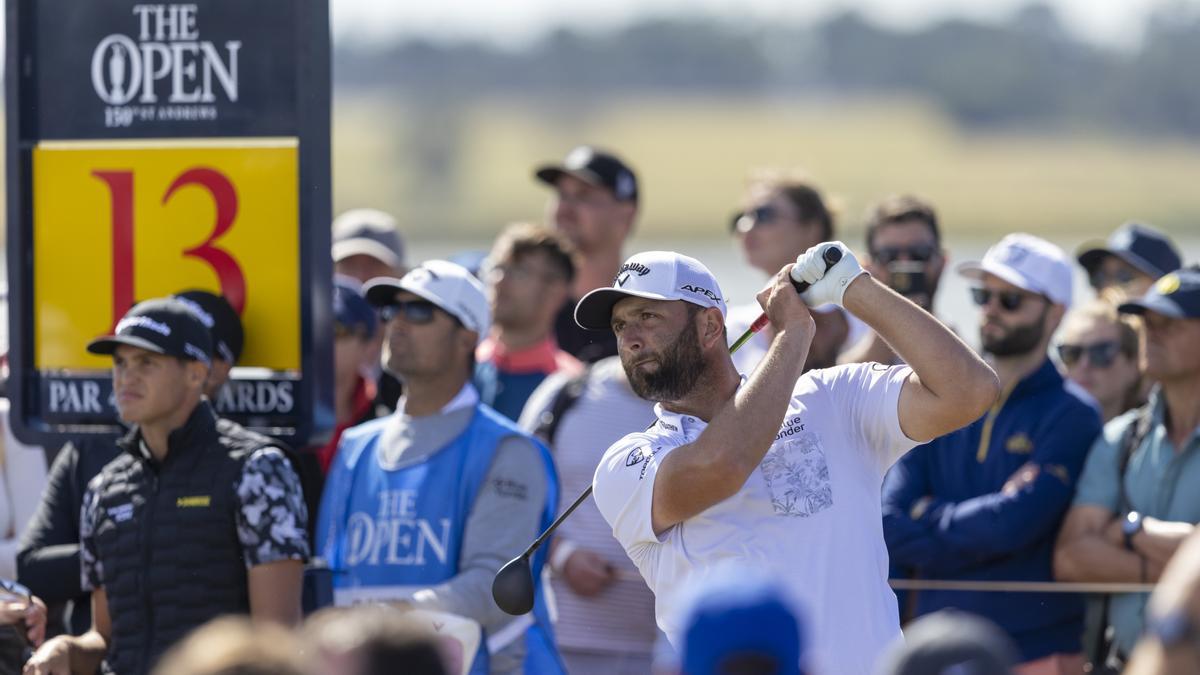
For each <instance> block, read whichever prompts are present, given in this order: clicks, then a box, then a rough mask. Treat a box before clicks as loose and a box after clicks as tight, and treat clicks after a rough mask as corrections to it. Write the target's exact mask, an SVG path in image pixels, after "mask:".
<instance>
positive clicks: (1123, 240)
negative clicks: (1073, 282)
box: [1078, 223, 1183, 297]
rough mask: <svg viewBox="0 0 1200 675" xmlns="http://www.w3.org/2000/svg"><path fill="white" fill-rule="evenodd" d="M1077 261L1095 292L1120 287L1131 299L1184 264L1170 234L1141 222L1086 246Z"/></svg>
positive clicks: (1127, 225)
mask: <svg viewBox="0 0 1200 675" xmlns="http://www.w3.org/2000/svg"><path fill="white" fill-rule="evenodd" d="M1078 260H1079V264H1080V265H1083V269H1085V270H1087V273H1088V280H1089V281H1090V282H1091V284H1092V288H1094V289H1096V292H1100V291H1103V290H1104V289H1106V288H1109V287H1117V288H1120V289H1122V290H1124V291H1125V293H1126V294H1127V295H1130V296H1132V297H1139V296H1141V295H1143V294H1145V293H1146V291H1148V290H1150V286H1151V284H1153V283H1154V282H1155V281H1156V280H1157V279H1158V278H1159V277H1161V276H1162V275H1164V274H1166V273H1167V272H1174V271H1175V270H1177V269H1179V267H1180V266H1181V265H1182V264H1183V261H1182V259H1181V258H1180V256H1179V249H1177V248H1175V244H1174V242H1172V241H1171V239H1170V238H1169V237H1167V235H1165V234H1163V233H1162V232H1159V231H1158V230H1156V229H1154V228H1152V227H1149V226H1147V225H1143V224H1141V223H1125V224H1124V225H1122V226H1121V227H1118V228H1117V229H1116V231H1114V232H1113V233H1112V235H1111V236H1109V238H1108V241H1101V242H1089V243H1087V244H1084V245H1083V246H1081V247H1080V248H1079V254H1078Z"/></svg>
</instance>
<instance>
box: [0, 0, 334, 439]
mask: <svg viewBox="0 0 1200 675" xmlns="http://www.w3.org/2000/svg"><path fill="white" fill-rule="evenodd" d="M6 10H7V38H8V42H7V46H6V48H7V55H6V58H7V78H6V83H5V85H6V92H5V93H6V111H7V118H6V124H7V142H8V143H7V147H6V151H7V157H6V162H7V208H8V214H7V215H8V219H7V223H8V224H7V255H8V280H9V315H8V320H9V336H10V351H9V364H10V379H9V383H8V387H7V389H8V395H9V397H10V399H11V418H12V425H13V429H14V431H15V432H16V434H17V435H18V437H20V438H21V439H22V440H24V441H26V442H33V443H40V444H47V445H48V444H53V443H57V442H59V441H61V440H63V439H65V438H67V437H71V436H75V435H79V434H85V433H116V432H118V431H119V429H120V427H119V426H118V424H117V418H116V410H115V408H114V406H113V402H112V398H111V390H112V387H111V381H110V376H109V373H108V369H107V365H108V364H107V362H106V360H104V359H100V358H98V357H95V356H92V355H89V354H87V352H86V350H85V346H86V344H87V342H88V341H89V340H90V339H92V338H93V337H96V336H97V335H100V334H104V333H106V332H108V331H110V330H111V328H112V326H113V324H114V323H115V319H116V318H118V317H119V316H120V315H121V314H123V313H124V312H125V311H126V310H127V309H128V308H129V307H130V306H132V305H133V304H134V303H136V302H137V301H140V300H143V299H147V298H150V297H159V296H163V295H168V294H170V293H174V292H177V291H181V290H185V289H194V288H201V289H204V290H210V291H213V292H216V293H221V294H223V295H225V297H226V298H227V299H229V300H230V302H231V304H233V305H234V307H235V308H236V309H237V310H238V311H239V313H240V314H241V317H242V320H243V325H244V327H245V332H246V349H245V352H244V355H243V358H242V360H241V361H240V362H239V364H238V365H239V368H235V369H234V376H233V379H232V380H231V382H230V383H229V384H228V385H227V387H226V389H225V390H224V391H222V393H221V394H220V395H219V396H218V397H217V400H216V401H215V402H214V403H215V404H216V405H217V408H218V411H219V412H220V413H221V414H222V415H223V416H226V417H229V418H231V419H233V420H235V421H238V422H242V423H244V424H247V425H248V426H251V427H254V428H258V429H260V430H264V431H267V432H268V433H271V434H273V435H276V436H278V437H281V438H283V439H285V440H287V441H289V442H291V443H293V444H303V443H304V442H305V441H306V440H307V439H308V438H309V436H310V435H311V434H312V433H313V431H314V430H321V429H325V428H329V427H331V426H332V422H333V411H332V366H331V364H332V332H331V326H332V320H331V317H330V306H331V300H330V297H331V292H332V291H331V287H330V279H331V272H332V270H331V261H330V256H329V220H330V170H329V129H330V82H329V79H330V69H329V53H330V48H329V12H328V2H327V0H255V1H254V2H241V1H239V0H194V1H193V2H187V3H178V4H171V3H164V4H148V3H142V2H131V1H127V0H102V1H99V2H78V1H77V0H7V7H6Z"/></svg>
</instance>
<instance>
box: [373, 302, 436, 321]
mask: <svg viewBox="0 0 1200 675" xmlns="http://www.w3.org/2000/svg"><path fill="white" fill-rule="evenodd" d="M437 308H438V306H437V305H435V304H433V303H432V302H430V301H428V300H397V301H396V302H393V303H391V304H389V305H384V306H383V307H382V308H380V310H379V315H380V316H381V317H383V320H384V321H391V320H392V319H395V318H396V317H398V316H403V317H404V320H405V321H406V322H407V323H411V324H417V325H422V324H427V323H429V322H430V321H433V312H434V310H436V309H437Z"/></svg>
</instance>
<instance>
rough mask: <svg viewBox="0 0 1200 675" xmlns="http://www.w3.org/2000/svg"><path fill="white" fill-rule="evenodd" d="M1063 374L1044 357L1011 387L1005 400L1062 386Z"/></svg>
mask: <svg viewBox="0 0 1200 675" xmlns="http://www.w3.org/2000/svg"><path fill="white" fill-rule="evenodd" d="M1062 386H1063V376H1062V374H1060V373H1059V372H1058V368H1056V367H1054V362H1053V361H1051V360H1050V358H1049V357H1046V360H1045V361H1042V365H1040V366H1038V368H1037V369H1036V370H1034V371H1033V372H1032V373H1030V374H1028V375H1026V376H1025V377H1024V378H1023V379H1022V380H1021V381H1020V382H1018V383H1017V386H1016V387H1013V390H1012V393H1011V394H1009V396H1008V399H1007V401H1011V400H1013V399H1017V398H1024V397H1025V396H1030V395H1032V394H1034V393H1035V392H1038V391H1041V390H1043V389H1049V388H1051V387H1062Z"/></svg>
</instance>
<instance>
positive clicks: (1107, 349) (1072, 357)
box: [1058, 340, 1121, 368]
mask: <svg viewBox="0 0 1200 675" xmlns="http://www.w3.org/2000/svg"><path fill="white" fill-rule="evenodd" d="M1119 353H1121V345H1120V344H1119V343H1118V342H1117V341H1116V340H1106V341H1104V342H1096V343H1094V344H1090V345H1072V344H1067V343H1065V342H1064V343H1062V344H1060V345H1058V358H1059V359H1060V360H1061V361H1062V362H1063V365H1064V366H1066V367H1068V368H1072V367H1074V366H1075V364H1077V363H1079V362H1080V361H1081V360H1082V359H1083V357H1084V356H1086V357H1087V360H1088V363H1090V364H1092V365H1093V366H1095V367H1097V368H1107V367H1109V366H1111V365H1112V364H1113V361H1115V360H1116V358H1117V354H1119Z"/></svg>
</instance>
